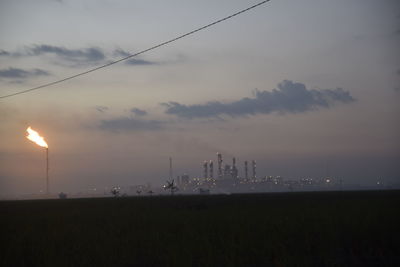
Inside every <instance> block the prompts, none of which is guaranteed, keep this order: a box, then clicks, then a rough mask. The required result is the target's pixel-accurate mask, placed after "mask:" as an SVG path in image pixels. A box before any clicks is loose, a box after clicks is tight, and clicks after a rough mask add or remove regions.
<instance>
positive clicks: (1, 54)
mask: <svg viewBox="0 0 400 267" xmlns="http://www.w3.org/2000/svg"><path fill="white" fill-rule="evenodd" d="M0 56H11V54H10V52H7V51H5V50H0Z"/></svg>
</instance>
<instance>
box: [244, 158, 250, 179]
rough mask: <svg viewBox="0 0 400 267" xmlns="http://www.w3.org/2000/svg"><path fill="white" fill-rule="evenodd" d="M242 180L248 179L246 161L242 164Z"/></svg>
mask: <svg viewBox="0 0 400 267" xmlns="http://www.w3.org/2000/svg"><path fill="white" fill-rule="evenodd" d="M244 178H245V179H246V180H247V179H248V178H249V177H248V169H247V160H246V161H245V162H244Z"/></svg>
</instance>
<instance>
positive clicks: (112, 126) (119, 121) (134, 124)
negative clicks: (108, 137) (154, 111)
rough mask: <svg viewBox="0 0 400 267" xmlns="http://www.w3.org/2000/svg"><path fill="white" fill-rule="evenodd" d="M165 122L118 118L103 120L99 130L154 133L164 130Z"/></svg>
mask: <svg viewBox="0 0 400 267" xmlns="http://www.w3.org/2000/svg"><path fill="white" fill-rule="evenodd" d="M164 124H165V122H163V121H158V120H140V119H135V118H116V119H110V120H102V121H101V123H100V125H99V128H100V129H102V130H109V131H116V132H118V131H154V130H161V129H163V128H164Z"/></svg>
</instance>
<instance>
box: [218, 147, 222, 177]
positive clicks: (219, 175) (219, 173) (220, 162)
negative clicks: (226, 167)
mask: <svg viewBox="0 0 400 267" xmlns="http://www.w3.org/2000/svg"><path fill="white" fill-rule="evenodd" d="M217 156H218V179H222V155H221V153H217Z"/></svg>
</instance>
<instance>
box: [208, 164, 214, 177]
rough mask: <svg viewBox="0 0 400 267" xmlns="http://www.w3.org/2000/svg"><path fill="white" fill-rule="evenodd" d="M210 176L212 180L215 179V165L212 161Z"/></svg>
mask: <svg viewBox="0 0 400 267" xmlns="http://www.w3.org/2000/svg"><path fill="white" fill-rule="evenodd" d="M209 165H210V175H209V177H210V178H211V179H213V178H214V163H213V161H212V160H210V164H209Z"/></svg>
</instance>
